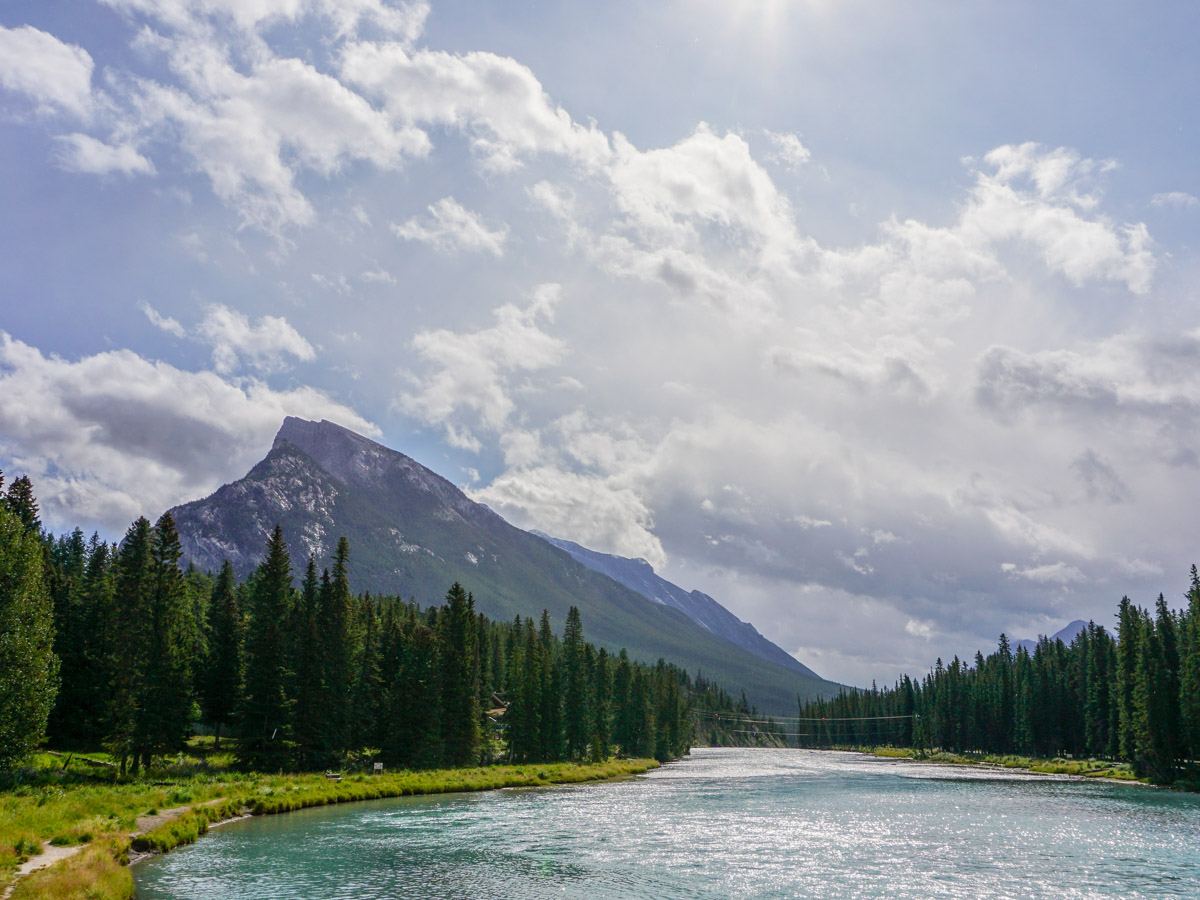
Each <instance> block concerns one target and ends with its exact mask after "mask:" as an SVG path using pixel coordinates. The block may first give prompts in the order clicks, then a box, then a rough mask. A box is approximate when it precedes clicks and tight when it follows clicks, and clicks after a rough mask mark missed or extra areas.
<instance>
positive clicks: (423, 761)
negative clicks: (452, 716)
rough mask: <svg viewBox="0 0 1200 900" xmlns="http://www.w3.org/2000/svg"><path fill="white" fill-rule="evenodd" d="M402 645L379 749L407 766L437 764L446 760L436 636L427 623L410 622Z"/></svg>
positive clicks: (434, 765) (396, 763)
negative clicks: (386, 721)
mask: <svg viewBox="0 0 1200 900" xmlns="http://www.w3.org/2000/svg"><path fill="white" fill-rule="evenodd" d="M402 647H403V652H402V659H401V661H400V667H399V670H398V673H397V678H396V681H395V683H394V684H393V685H392V689H391V691H390V697H391V704H390V707H389V715H388V724H387V726H385V728H384V740H383V743H382V746H381V748H380V749H381V750H382V752H383V757H384V761H385V762H388V763H390V764H393V765H398V766H402V767H404V768H409V769H432V768H436V767H438V766H441V765H443V764H444V762H445V756H444V753H443V750H444V746H443V743H442V696H443V695H442V684H441V672H440V666H439V662H438V639H437V636H436V635H435V634H434V632H433V629H431V628H429V627H428V626H427V625H425V624H423V623H413V625H412V631H411V633H410V634H409V635H408V640H407V641H405V642H404V644H403V645H402Z"/></svg>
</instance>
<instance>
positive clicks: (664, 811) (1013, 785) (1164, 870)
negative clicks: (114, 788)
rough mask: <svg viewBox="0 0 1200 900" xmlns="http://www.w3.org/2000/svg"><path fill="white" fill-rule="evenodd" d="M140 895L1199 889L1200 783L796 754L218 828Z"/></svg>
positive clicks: (1066, 893)
mask: <svg viewBox="0 0 1200 900" xmlns="http://www.w3.org/2000/svg"><path fill="white" fill-rule="evenodd" d="M134 875H135V879H136V882H137V896H138V898H139V900H183V898H187V900H243V898H244V900H340V898H345V900H399V898H403V900H424V898H430V900H448V898H463V900H480V898H522V900H523V898H543V897H554V898H564V897H565V898H587V900H602V898H610V897H611V898H647V900H650V898H653V900H667V898H732V897H763V898H784V897H789V898H791V897H796V898H799V897H803V898H830V900H833V898H837V900H851V898H889V900H892V898H895V900H901V898H914V900H917V898H921V900H924V898H941V897H946V898H1039V897H1045V898H1051V897H1052V898H1093V897H1120V898H1140V897H1189V898H1200V796H1197V795H1184V794H1176V793H1170V792H1166V791H1158V790H1153V789H1151V788H1146V787H1141V786H1137V785H1122V784H1098V783H1094V782H1081V781H1075V780H1066V779H1057V778H1051V777H1046V776H1030V775H1024V776H1023V775H1020V774H1011V773H994V772H990V771H986V770H982V769H976V768H963V767H951V766H941V765H932V764H928V763H914V762H909V761H903V760H885V759H876V758H873V757H867V756H862V755H858V754H851V753H831V752H814V751H803V750H695V751H693V752H692V754H691V756H690V757H689V758H688V759H685V760H682V761H680V762H678V763H672V764H671V765H669V766H666V767H664V768H662V769H659V770H657V771H655V772H652V773H650V774H648V775H646V776H643V777H640V778H637V779H633V780H629V781H622V782H615V783H609V784H592V785H580V786H572V787H556V788H538V789H524V790H505V791H494V792H490V793H481V794H460V795H453V796H443V797H438V798H402V799H397V800H381V801H372V802H367V803H356V804H346V805H343V806H332V807H324V808H319V809H313V810H305V811H302V812H296V813H289V814H287V815H283V816H267V817H259V818H254V819H249V820H245V821H242V822H236V823H233V824H230V825H226V826H222V827H221V828H218V829H215V830H214V831H213V832H212V833H211V834H210V835H209V836H208V837H205V838H202V839H201V840H200V841H199V842H198V843H197V844H195V845H194V846H192V847H188V848H184V849H182V850H178V851H175V852H173V853H169V854H167V855H166V856H162V857H159V858H156V859H153V860H150V861H148V862H145V863H141V864H139V865H138V866H136V867H135V869H134Z"/></svg>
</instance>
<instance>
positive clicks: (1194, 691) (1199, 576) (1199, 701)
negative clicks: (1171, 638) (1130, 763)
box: [1179, 566, 1200, 759]
mask: <svg viewBox="0 0 1200 900" xmlns="http://www.w3.org/2000/svg"><path fill="white" fill-rule="evenodd" d="M1187 601H1188V607H1187V610H1186V612H1185V613H1184V617H1183V624H1182V627H1181V628H1180V631H1181V632H1182V636H1183V640H1182V642H1181V643H1182V652H1181V657H1180V665H1179V668H1180V673H1179V717H1180V724H1179V727H1180V733H1181V737H1182V740H1181V743H1182V744H1183V745H1184V749H1186V750H1187V752H1188V757H1189V758H1190V759H1198V758H1200V573H1197V571H1196V567H1195V566H1192V582H1191V585H1190V586H1189V587H1188V592H1187Z"/></svg>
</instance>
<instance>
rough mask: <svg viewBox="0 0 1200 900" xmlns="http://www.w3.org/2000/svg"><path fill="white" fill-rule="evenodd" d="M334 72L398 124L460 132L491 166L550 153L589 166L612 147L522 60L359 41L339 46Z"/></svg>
mask: <svg viewBox="0 0 1200 900" xmlns="http://www.w3.org/2000/svg"><path fill="white" fill-rule="evenodd" d="M340 75H341V77H342V80H343V81H345V82H346V83H348V84H353V85H356V86H357V87H359V88H361V89H362V90H364V91H365V92H366V93H367V94H368V95H370V96H372V97H376V98H378V99H379V100H380V101H382V102H383V104H384V107H385V109H387V111H388V112H389V113H390V114H391V115H392V116H393V117H394V118H395V119H396V121H398V122H401V123H407V124H410V125H417V124H429V125H442V126H450V127H454V128H456V129H459V130H461V131H463V132H465V133H466V134H467V135H468V136H469V137H470V140H471V144H472V146H473V148H474V149H475V151H476V153H477V154H478V155H479V158H480V159H481V161H482V163H483V164H484V166H485V167H486V168H487V169H490V170H493V171H511V170H513V169H515V168H518V167H519V166H520V165H521V158H522V156H524V155H527V154H537V153H556V154H561V155H564V156H568V157H571V158H573V159H576V160H578V161H579V162H581V163H583V164H585V165H588V166H595V165H598V164H599V163H600V162H602V161H603V160H605V159H607V158H608V156H609V155H610V152H611V151H610V147H609V143H608V139H607V138H606V137H605V136H604V135H603V134H602V133H601V132H600V131H599V130H598V129H596V128H595V127H594V126H593V127H584V126H582V125H580V124H579V123H577V122H574V121H573V120H572V119H571V116H570V115H569V114H568V113H567V112H566V111H565V110H564V109H563V108H562V107H560V106H555V105H554V104H553V102H552V101H551V100H550V98H549V97H548V96H547V95H546V92H545V91H544V90H543V88H542V85H541V83H540V82H539V81H538V80H537V78H536V77H535V76H534V74H533V73H532V72H531V71H530V70H529V69H528V68H527V67H526V66H523V65H521V64H520V63H518V62H517V61H516V60H513V59H510V58H507V57H502V56H497V55H495V54H492V53H479V52H475V53H467V54H462V55H458V54H453V53H445V52H439V51H433V50H418V51H410V50H409V49H408V48H406V47H404V46H403V45H401V44H396V43H391V44H383V43H374V42H359V43H355V44H350V45H348V46H347V47H346V49H345V50H344V52H343V55H342V63H341V69H340Z"/></svg>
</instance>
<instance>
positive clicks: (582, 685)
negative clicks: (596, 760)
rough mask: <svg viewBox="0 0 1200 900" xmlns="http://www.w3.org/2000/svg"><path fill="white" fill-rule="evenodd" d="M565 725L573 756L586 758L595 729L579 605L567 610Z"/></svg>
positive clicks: (563, 653)
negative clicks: (592, 723) (592, 721)
mask: <svg viewBox="0 0 1200 900" xmlns="http://www.w3.org/2000/svg"><path fill="white" fill-rule="evenodd" d="M562 659H563V726H564V736H565V738H566V752H567V757H568V758H569V759H582V758H583V756H584V755H585V754H586V753H587V751H588V744H589V741H590V738H591V731H592V729H591V728H590V727H589V725H590V724H591V723H590V722H589V710H590V706H591V703H590V698H589V696H588V693H589V692H588V686H589V685H588V677H587V672H586V670H585V659H584V642H583V622H582V620H581V618H580V615H579V608H578V607H576V606H572V607H571V608H570V609H569V610H568V611H567V624H566V627H565V628H564V629H563V647H562Z"/></svg>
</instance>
